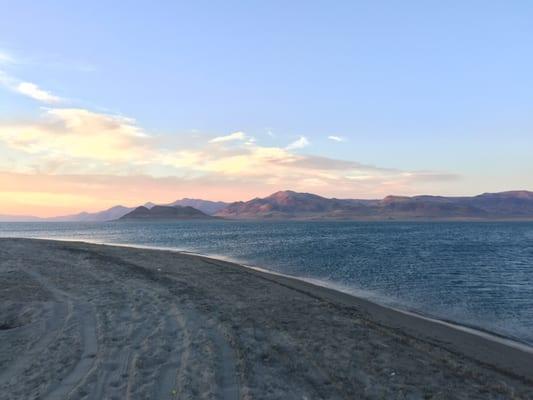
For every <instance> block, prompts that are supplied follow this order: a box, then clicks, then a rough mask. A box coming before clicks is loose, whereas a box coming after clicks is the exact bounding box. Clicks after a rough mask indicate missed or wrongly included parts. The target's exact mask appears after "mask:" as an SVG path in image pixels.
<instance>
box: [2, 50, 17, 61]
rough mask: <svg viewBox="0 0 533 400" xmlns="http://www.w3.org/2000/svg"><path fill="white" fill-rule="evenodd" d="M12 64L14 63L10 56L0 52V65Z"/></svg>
mask: <svg viewBox="0 0 533 400" xmlns="http://www.w3.org/2000/svg"><path fill="white" fill-rule="evenodd" d="M13 62H15V59H14V58H13V57H12V56H11V55H9V54H7V53H6V52H4V51H2V50H0V64H8V63H9V64H10V63H13Z"/></svg>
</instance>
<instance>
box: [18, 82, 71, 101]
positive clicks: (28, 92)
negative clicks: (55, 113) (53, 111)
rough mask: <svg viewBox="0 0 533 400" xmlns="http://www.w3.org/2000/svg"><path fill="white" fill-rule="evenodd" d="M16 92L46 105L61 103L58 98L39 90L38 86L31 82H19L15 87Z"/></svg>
mask: <svg viewBox="0 0 533 400" xmlns="http://www.w3.org/2000/svg"><path fill="white" fill-rule="evenodd" d="M16 90H17V92H19V93H20V94H23V95H25V96H28V97H31V98H32V99H34V100H38V101H41V102H43V103H47V104H54V103H59V102H60V101H61V98H60V97H58V96H54V95H53V94H51V93H50V92H47V91H46V90H43V89H41V88H39V86H37V85H36V84H34V83H31V82H20V83H19V84H18V85H17V86H16Z"/></svg>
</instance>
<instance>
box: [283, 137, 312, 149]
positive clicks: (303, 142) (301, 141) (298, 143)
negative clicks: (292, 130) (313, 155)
mask: <svg viewBox="0 0 533 400" xmlns="http://www.w3.org/2000/svg"><path fill="white" fill-rule="evenodd" d="M309 144H310V143H309V140H307V138H306V137H305V136H300V137H299V138H298V139H297V140H295V141H294V142H292V143H290V144H289V145H288V146H287V147H285V149H287V150H296V149H302V148H304V147H307V146H309Z"/></svg>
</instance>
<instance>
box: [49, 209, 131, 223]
mask: <svg viewBox="0 0 533 400" xmlns="http://www.w3.org/2000/svg"><path fill="white" fill-rule="evenodd" d="M132 210H133V208H132V207H124V206H115V207H111V208H109V209H107V210H104V211H100V212H95V213H88V212H81V213H79V214H73V215H65V216H61V217H53V218H47V221H59V222H61V221H63V222H67V221H79V222H104V221H113V220H115V219H119V218H120V217H122V216H124V215H126V214H127V213H129V212H130V211H132Z"/></svg>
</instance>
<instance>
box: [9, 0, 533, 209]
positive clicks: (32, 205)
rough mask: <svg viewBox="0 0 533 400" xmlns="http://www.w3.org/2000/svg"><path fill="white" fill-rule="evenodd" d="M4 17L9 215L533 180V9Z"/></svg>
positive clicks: (149, 9)
mask: <svg viewBox="0 0 533 400" xmlns="http://www.w3.org/2000/svg"><path fill="white" fill-rule="evenodd" d="M4 9H5V12H4V13H2V15H0V104H1V105H2V107H0V206H1V210H0V214H3V215H32V216H37V217H43V218H45V217H52V216H59V215H68V214H74V213H78V212H81V211H87V212H96V211H101V210H103V209H108V208H110V207H113V206H115V205H117V204H124V205H125V206H127V207H134V206H135V205H141V204H144V203H146V202H148V201H150V202H154V203H156V204H165V203H170V202H172V201H174V200H176V199H177V198H183V197H189V198H199V199H204V200H211V201H226V202H232V201H246V199H252V198H255V197H266V196H268V195H270V194H272V193H274V192H277V191H279V190H282V189H284V188H287V187H290V188H291V190H294V191H297V192H308V193H314V194H318V195H320V196H323V197H327V198H332V197H336V198H359V199H381V198H384V197H386V196H387V195H396V196H415V195H438V196H475V195H478V194H481V193H495V192H503V191H509V190H528V191H533V181H532V180H531V176H533V160H532V158H531V155H530V150H531V145H532V142H531V137H533V135H532V133H533V132H532V131H533V119H532V117H531V109H532V107H533V99H532V97H531V93H530V90H529V88H530V87H531V86H533V76H532V75H531V73H530V71H531V70H533V54H532V53H531V52H530V51H529V49H530V43H531V41H532V40H533V27H532V26H531V24H530V21H531V18H532V17H533V4H531V3H529V2H521V1H517V2H513V3H510V4H486V3H485V2H480V1H473V2H469V3H468V4H464V3H462V2H454V3H453V4H452V3H448V4H442V5H431V6H429V5H425V4H424V3H422V2H418V1H412V2H408V3H402V4H401V5H400V4H394V3H392V2H391V3H387V4H374V3H372V2H360V3H357V4H353V3H351V2H337V3H335V4H330V3H327V2H317V3H313V4H308V3H305V2H294V3H291V4H285V3H281V2H271V3H268V4H262V5H260V6H259V5H256V6H254V7H252V6H250V5H247V4H244V3H239V2H230V3H225V4H224V5H217V4H209V6H206V5H205V4H200V3H198V4H179V5H178V4H174V3H170V2H169V3H167V2H160V3H159V4H158V6H157V7H154V6H153V4H152V3H148V2H141V3H137V4H136V5H134V6H130V7H128V8H125V7H121V6H120V5H118V4H108V3H107V2H103V1H95V2H91V3H90V4H77V5H76V6H74V5H72V4H70V3H68V2H64V1H59V2H39V4H33V3H32V2H27V1H20V2H17V4H10V5H9V7H7V6H6V7H4ZM117 21H120V22H121V23H120V24H117V23H116V22H117ZM333 21H334V23H333Z"/></svg>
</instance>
